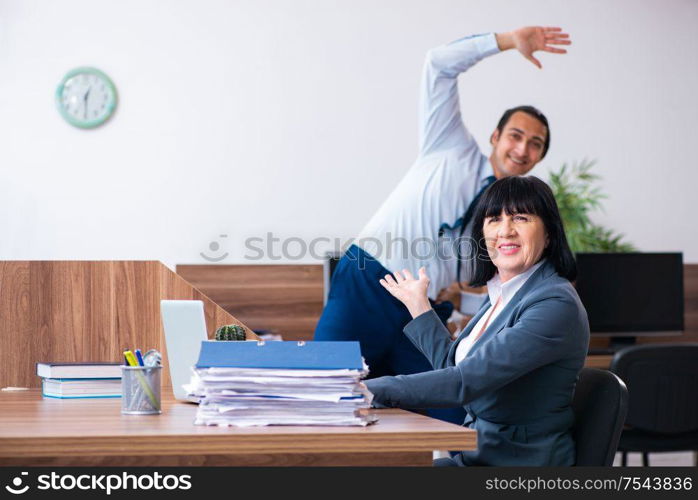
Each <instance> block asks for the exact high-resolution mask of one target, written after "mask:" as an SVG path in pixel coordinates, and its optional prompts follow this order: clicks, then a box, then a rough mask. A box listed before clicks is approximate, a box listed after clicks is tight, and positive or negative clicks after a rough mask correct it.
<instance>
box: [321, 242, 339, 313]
mask: <svg viewBox="0 0 698 500" xmlns="http://www.w3.org/2000/svg"><path fill="white" fill-rule="evenodd" d="M341 258H342V253H341V252H325V260H324V261H323V263H322V278H323V301H322V303H323V305H325V304H327V296H328V295H329V293H330V282H331V281H332V274H333V273H334V270H335V268H336V267H337V264H338V263H339V259H341Z"/></svg>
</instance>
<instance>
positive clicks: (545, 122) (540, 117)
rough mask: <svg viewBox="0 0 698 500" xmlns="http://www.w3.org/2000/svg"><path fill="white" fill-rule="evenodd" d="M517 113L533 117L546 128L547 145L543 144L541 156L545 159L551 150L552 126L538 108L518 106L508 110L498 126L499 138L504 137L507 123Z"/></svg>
mask: <svg viewBox="0 0 698 500" xmlns="http://www.w3.org/2000/svg"><path fill="white" fill-rule="evenodd" d="M517 111H521V112H522V113H526V114H527V115H529V116H532V117H533V118H535V119H536V120H538V121H539V122H541V123H542V124H543V125H544V126H545V144H543V153H542V154H541V155H540V159H541V160H542V159H543V158H545V155H546V153H547V152H548V149H550V125H548V119H547V118H546V117H545V115H544V114H543V113H541V112H540V111H539V110H538V109H537V108H534V107H533V106H516V107H515V108H511V109H507V110H506V111H505V112H504V114H503V115H502V117H501V118H500V119H499V123H498V124H497V130H499V136H500V137H501V136H502V132H503V131H504V127H506V125H507V122H508V121H509V119H510V118H511V115H513V114H514V113H516V112H517Z"/></svg>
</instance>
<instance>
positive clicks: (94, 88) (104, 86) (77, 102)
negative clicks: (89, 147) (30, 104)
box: [56, 68, 116, 128]
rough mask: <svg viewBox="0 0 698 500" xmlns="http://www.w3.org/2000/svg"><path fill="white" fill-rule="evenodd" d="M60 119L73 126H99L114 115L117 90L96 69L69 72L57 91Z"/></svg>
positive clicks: (107, 78) (80, 69)
mask: <svg viewBox="0 0 698 500" xmlns="http://www.w3.org/2000/svg"><path fill="white" fill-rule="evenodd" d="M56 105H57V106H58V111H59V112H60V113H61V116H63V118H64V119H65V120H66V121H67V122H68V123H70V124H71V125H74V126H76V127H80V128H92V127H96V126H98V125H101V124H102V123H104V122H105V121H107V119H109V117H110V116H111V115H112V114H113V113H114V109H115V108H116V88H115V87H114V84H113V83H112V81H111V80H110V79H109V77H108V76H107V75H105V74H104V73H102V72H101V71H99V70H98V69H95V68H77V69H74V70H72V71H69V72H68V74H66V75H65V77H63V80H62V81H61V83H60V84H59V85H58V88H57V89H56Z"/></svg>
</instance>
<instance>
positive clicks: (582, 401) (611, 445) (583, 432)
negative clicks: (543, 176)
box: [572, 368, 628, 466]
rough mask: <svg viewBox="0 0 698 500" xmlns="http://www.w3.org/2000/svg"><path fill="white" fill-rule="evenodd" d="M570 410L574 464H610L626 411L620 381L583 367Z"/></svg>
mask: <svg viewBox="0 0 698 500" xmlns="http://www.w3.org/2000/svg"><path fill="white" fill-rule="evenodd" d="M572 409H573V410H574V417H575V423H574V426H573V427H572V435H573V436H574V440H575V442H576V446H577V461H576V465H582V466H608V465H612V464H613V457H614V456H615V453H616V450H617V449H618V441H619V440H620V434H621V431H622V430H623V423H624V422H625V414H626V413H627V411H628V390H627V389H626V387H625V384H624V383H623V381H622V380H621V379H619V378H618V377H617V376H616V375H614V374H613V373H611V372H609V371H606V370H598V369H596V368H583V369H582V371H581V373H580V374H579V379H578V380H577V387H576V388H575V391H574V399H573V400H572Z"/></svg>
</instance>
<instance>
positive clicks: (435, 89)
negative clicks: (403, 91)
mask: <svg viewBox="0 0 698 500" xmlns="http://www.w3.org/2000/svg"><path fill="white" fill-rule="evenodd" d="M570 43H571V41H570V40H569V35H568V34H567V33H563V32H562V29H561V28H558V27H541V26H527V27H524V28H519V29H517V30H514V31H509V32H506V33H497V34H494V33H489V34H484V35H473V36H469V37H465V38H462V39H460V40H456V41H455V42H452V43H449V44H447V45H442V46H440V47H436V48H434V49H432V50H430V51H429V52H428V53H427V58H426V61H425V63H424V71H423V75H422V87H421V96H420V109H419V154H420V155H422V156H424V155H427V154H429V153H432V152H434V151H438V150H445V149H449V148H454V147H461V148H464V149H465V148H469V147H477V144H475V140H474V139H473V137H472V136H471V135H470V133H469V132H468V130H467V129H466V128H465V126H464V125H463V121H462V118H461V113H460V103H459V96H458V75H459V74H461V73H463V72H465V71H467V70H468V69H469V68H470V67H471V66H473V65H475V64H476V63H478V62H479V61H481V60H482V59H484V58H485V57H487V56H490V55H492V54H496V53H497V52H500V51H504V50H509V49H514V48H515V49H517V50H518V51H519V52H520V53H521V55H523V56H524V57H525V58H526V59H528V60H529V61H531V62H532V63H533V64H535V65H536V66H538V67H539V68H541V67H542V66H541V63H540V61H539V60H538V59H536V58H535V57H534V56H533V53H534V52H536V51H539V50H542V51H545V52H550V53H554V54H564V53H566V52H567V51H566V50H564V49H560V48H556V47H553V45H569V44H570Z"/></svg>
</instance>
